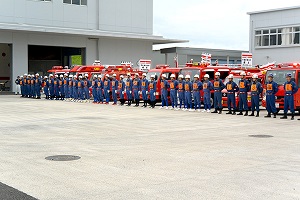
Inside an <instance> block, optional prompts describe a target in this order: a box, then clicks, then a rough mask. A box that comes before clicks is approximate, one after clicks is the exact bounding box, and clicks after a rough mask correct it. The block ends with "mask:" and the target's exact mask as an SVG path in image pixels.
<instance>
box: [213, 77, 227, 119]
mask: <svg viewBox="0 0 300 200" xmlns="http://www.w3.org/2000/svg"><path fill="white" fill-rule="evenodd" d="M220 75H221V74H220V72H216V74H215V80H214V91H215V93H214V108H215V110H214V111H213V112H212V113H219V114H222V110H223V106H222V90H223V89H224V88H225V85H224V83H223V81H222V80H221V79H220ZM218 111H219V112H218Z"/></svg>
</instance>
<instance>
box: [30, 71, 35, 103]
mask: <svg viewBox="0 0 300 200" xmlns="http://www.w3.org/2000/svg"><path fill="white" fill-rule="evenodd" d="M30 77H31V78H30V97H31V98H34V97H35V90H34V80H35V78H34V76H33V75H30Z"/></svg>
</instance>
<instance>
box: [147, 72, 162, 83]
mask: <svg viewBox="0 0 300 200" xmlns="http://www.w3.org/2000/svg"><path fill="white" fill-rule="evenodd" d="M151 75H155V80H157V77H158V76H160V72H158V71H157V72H148V73H147V76H146V79H147V80H149V81H150V80H151Z"/></svg>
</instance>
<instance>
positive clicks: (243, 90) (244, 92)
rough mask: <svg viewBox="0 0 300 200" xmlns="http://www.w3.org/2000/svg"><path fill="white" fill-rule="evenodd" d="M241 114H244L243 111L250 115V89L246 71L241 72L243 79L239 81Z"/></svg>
mask: <svg viewBox="0 0 300 200" xmlns="http://www.w3.org/2000/svg"><path fill="white" fill-rule="evenodd" d="M239 89H240V90H239V110H240V112H239V114H237V115H243V111H246V112H245V115H244V116H248V111H249V108H248V99H247V98H248V92H249V91H250V84H249V81H247V79H246V72H241V80H240V81H239Z"/></svg>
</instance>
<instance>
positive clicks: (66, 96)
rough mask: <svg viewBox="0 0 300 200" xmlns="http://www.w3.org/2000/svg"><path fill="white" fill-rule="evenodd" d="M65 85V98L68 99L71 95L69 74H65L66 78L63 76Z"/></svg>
mask: <svg viewBox="0 0 300 200" xmlns="http://www.w3.org/2000/svg"><path fill="white" fill-rule="evenodd" d="M63 85H64V93H63V99H64V100H67V99H68V98H69V97H68V96H69V95H68V93H69V91H68V89H69V86H68V85H69V78H68V74H64V78H63Z"/></svg>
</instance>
